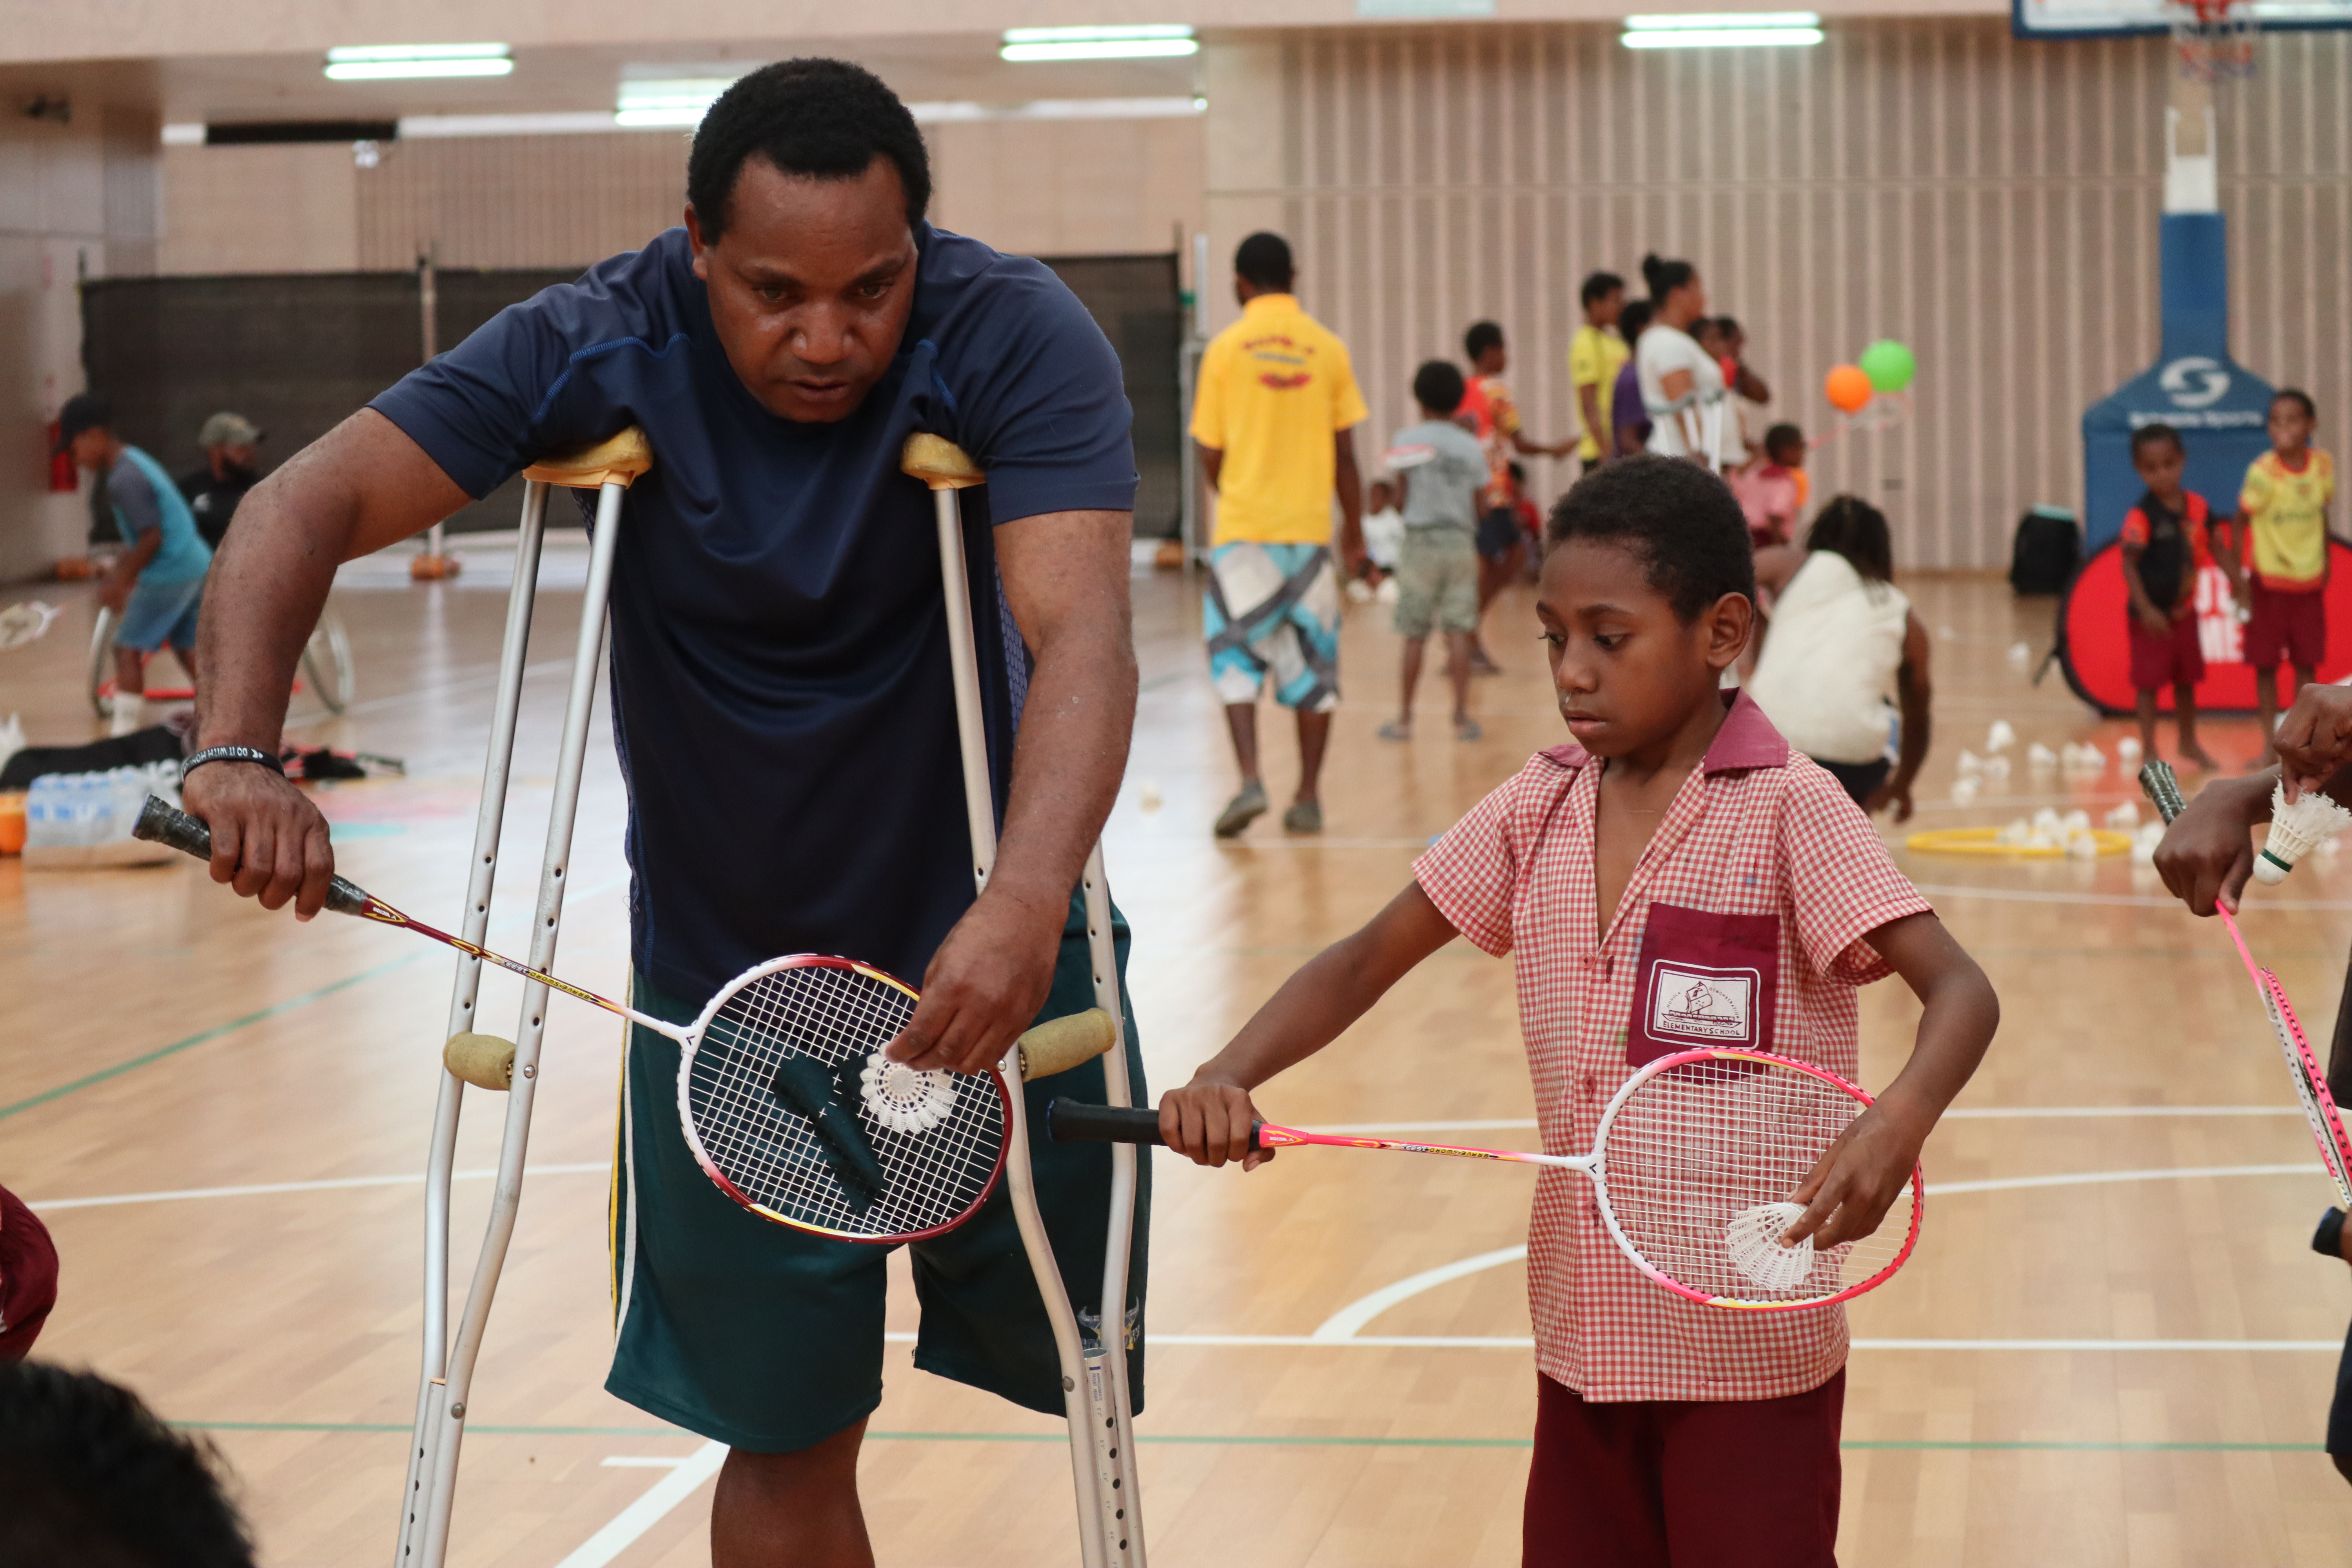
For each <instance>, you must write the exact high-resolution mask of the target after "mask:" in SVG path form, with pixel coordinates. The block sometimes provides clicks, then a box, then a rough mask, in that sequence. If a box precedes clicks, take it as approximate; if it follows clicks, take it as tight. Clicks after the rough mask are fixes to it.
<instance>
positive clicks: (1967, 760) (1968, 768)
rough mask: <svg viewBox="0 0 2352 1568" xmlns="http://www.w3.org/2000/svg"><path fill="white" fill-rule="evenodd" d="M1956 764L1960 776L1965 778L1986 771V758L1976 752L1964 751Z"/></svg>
mask: <svg viewBox="0 0 2352 1568" xmlns="http://www.w3.org/2000/svg"><path fill="white" fill-rule="evenodd" d="M1956 765H1957V766H1958V768H1959V770H1960V776H1961V777H1963V778H1966V777H1968V776H1969V775H1970V774H1973V773H1982V772H1984V759H1983V758H1982V757H1979V756H1978V755H1977V754H1976V753H1975V752H1961V753H1960V756H1959V761H1958V763H1957V764H1956Z"/></svg>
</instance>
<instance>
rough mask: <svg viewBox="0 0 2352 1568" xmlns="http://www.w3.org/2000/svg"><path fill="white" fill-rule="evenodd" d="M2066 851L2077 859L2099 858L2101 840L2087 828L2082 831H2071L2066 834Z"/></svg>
mask: <svg viewBox="0 0 2352 1568" xmlns="http://www.w3.org/2000/svg"><path fill="white" fill-rule="evenodd" d="M2066 853H2067V854H2068V855H2069V856H2071V857H2072V858H2074V859H2077V860H2095V859H2097V858H2099V841H2098V840H2097V839H2096V838H2095V837H2092V836H2091V833H2090V830H2089V829H2087V828H2086V829H2084V831H2083V832H2080V833H2070V834H2068V835H2067V836H2066Z"/></svg>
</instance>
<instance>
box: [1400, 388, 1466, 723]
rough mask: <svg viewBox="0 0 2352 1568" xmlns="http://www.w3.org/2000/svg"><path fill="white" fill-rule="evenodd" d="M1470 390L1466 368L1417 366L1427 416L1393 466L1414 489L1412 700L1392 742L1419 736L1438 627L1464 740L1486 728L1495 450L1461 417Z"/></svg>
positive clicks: (1408, 599) (1409, 642)
mask: <svg viewBox="0 0 2352 1568" xmlns="http://www.w3.org/2000/svg"><path fill="white" fill-rule="evenodd" d="M1464 393H1465V386H1464V384H1463V381H1462V373H1461V372H1460V371H1458V370H1456V369H1454V366H1452V365H1451V364H1448V363H1446V362H1445V361H1444V360H1431V361H1430V362H1429V363H1426V364H1424V365H1423V366H1422V367H1421V369H1420V370H1419V371H1417V372H1415V373H1414V374H1413V378H1412V395H1413V399H1414V401H1416V402H1418V403H1419V404H1420V405H1421V423H1420V424H1418V425H1409V426H1405V428H1403V429H1402V430H1400V431H1398V432H1397V433H1396V441H1395V444H1394V445H1393V446H1391V447H1390V448H1389V452H1388V457H1387V463H1388V467H1389V468H1392V469H1394V470H1395V472H1396V476H1397V482H1398V483H1399V484H1400V485H1401V486H1402V488H1403V490H1404V506H1403V511H1404V545H1403V548H1402V550H1401V551H1400V552H1399V553H1398V557H1397V576H1396V581H1397V601H1396V620H1395V626H1396V632H1397V635H1398V636H1399V637H1402V638H1404V665H1403V669H1402V687H1403V691H1402V700H1401V701H1400V703H1399V705H1398V710H1397V717H1396V720H1395V721H1394V722H1393V723H1389V724H1383V725H1381V739H1382V740H1384V741H1406V740H1411V739H1412V693H1413V688H1414V687H1416V686H1418V685H1420V684H1421V657H1422V649H1423V645H1424V644H1425V643H1426V642H1427V641H1428V638H1429V634H1430V632H1431V631H1432V630H1433V629H1437V630H1442V631H1444V633H1445V653H1446V660H1447V663H1446V674H1447V676H1448V678H1449V679H1451V680H1452V681H1453V684H1454V739H1455V740H1457V741H1475V740H1477V739H1478V738H1479V736H1480V735H1481V733H1482V732H1483V731H1480V729H1479V728H1478V722H1477V721H1476V720H1475V719H1473V718H1471V717H1470V707H1469V705H1470V655H1471V647H1472V644H1473V640H1474V638H1475V636H1476V634H1477V630H1478V550H1477V545H1476V542H1475V541H1476V538H1477V531H1478V488H1479V487H1480V486H1481V485H1483V484H1485V483H1486V450H1485V449H1484V448H1483V447H1480V446H1479V445H1478V442H1477V438H1476V437H1473V436H1472V435H1471V434H1470V433H1469V432H1468V431H1467V430H1465V429H1464V428H1462V426H1459V425H1457V424H1455V423H1454V412H1455V411H1456V410H1457V409H1459V408H1460V407H1461V406H1462V398H1463V395H1464Z"/></svg>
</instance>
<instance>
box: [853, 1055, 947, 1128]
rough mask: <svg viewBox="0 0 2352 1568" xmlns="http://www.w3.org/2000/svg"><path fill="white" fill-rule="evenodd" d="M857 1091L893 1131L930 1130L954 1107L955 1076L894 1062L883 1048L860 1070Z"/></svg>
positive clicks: (876, 1116) (870, 1109)
mask: <svg viewBox="0 0 2352 1568" xmlns="http://www.w3.org/2000/svg"><path fill="white" fill-rule="evenodd" d="M857 1080H858V1092H859V1095H860V1098H862V1099H863V1100H865V1101H866V1111H867V1113H868V1114H870V1115H871V1116H872V1117H873V1118H874V1120H875V1121H879V1122H880V1123H881V1124H882V1125H883V1126H885V1127H887V1128H888V1129H890V1131H893V1132H929V1131H930V1130H931V1129H932V1128H934V1127H937V1126H938V1125H939V1124H940V1122H942V1121H946V1120H947V1119H948V1113H949V1112H950V1111H951V1110H954V1109H955V1102H956V1091H955V1079H954V1076H953V1075H952V1074H949V1073H944V1072H924V1071H920V1070H919V1069H917V1068H910V1067H908V1065H907V1064H906V1063H905V1062H894V1061H892V1060H891V1059H890V1058H888V1057H886V1056H884V1055H883V1054H882V1053H881V1052H880V1051H877V1052H875V1053H874V1054H873V1055H872V1056H870V1057H868V1058H866V1066H865V1067H864V1068H862V1069H861V1070H860V1071H859V1072H858V1075H857Z"/></svg>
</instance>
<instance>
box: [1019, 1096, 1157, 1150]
mask: <svg viewBox="0 0 2352 1568" xmlns="http://www.w3.org/2000/svg"><path fill="white" fill-rule="evenodd" d="M1045 1131H1047V1132H1048V1133H1049V1134H1050V1135H1051V1136H1052V1137H1053V1140H1054V1142H1056V1143H1160V1144H1165V1143H1166V1142H1168V1140H1166V1139H1165V1138H1162V1137H1161V1136H1160V1112H1158V1111H1156V1110H1151V1109H1150V1108H1149V1107H1145V1106H1118V1105H1088V1104H1087V1103H1086V1102H1085V1101H1084V1100H1055V1101H1054V1103H1053V1104H1051V1105H1049V1106H1047V1107H1046V1108H1045Z"/></svg>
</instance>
